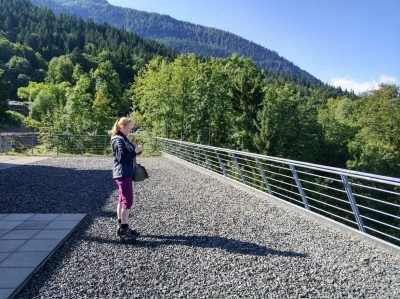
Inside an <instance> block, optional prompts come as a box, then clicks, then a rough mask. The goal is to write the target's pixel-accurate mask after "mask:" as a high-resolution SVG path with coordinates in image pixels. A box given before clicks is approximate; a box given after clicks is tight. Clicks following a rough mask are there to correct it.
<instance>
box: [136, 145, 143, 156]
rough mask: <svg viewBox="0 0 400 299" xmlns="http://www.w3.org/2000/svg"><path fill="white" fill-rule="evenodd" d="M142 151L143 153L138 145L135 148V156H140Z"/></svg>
mask: <svg viewBox="0 0 400 299" xmlns="http://www.w3.org/2000/svg"><path fill="white" fill-rule="evenodd" d="M142 151H143V146H142V145H138V146H137V147H136V148H135V153H136V154H137V155H140V154H141V153H142Z"/></svg>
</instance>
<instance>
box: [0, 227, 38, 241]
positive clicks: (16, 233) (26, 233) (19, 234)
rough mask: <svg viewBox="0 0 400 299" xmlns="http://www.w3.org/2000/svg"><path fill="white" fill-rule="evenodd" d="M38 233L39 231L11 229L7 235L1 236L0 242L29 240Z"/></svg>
mask: <svg viewBox="0 0 400 299" xmlns="http://www.w3.org/2000/svg"><path fill="white" fill-rule="evenodd" d="M39 232H40V230H38V229H20V230H16V229H13V230H12V231H10V232H9V233H8V234H6V235H4V236H2V237H1V238H0V240H29V239H31V238H32V237H33V236H34V235H36V234H37V233H39Z"/></svg>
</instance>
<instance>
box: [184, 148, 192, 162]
mask: <svg viewBox="0 0 400 299" xmlns="http://www.w3.org/2000/svg"><path fill="white" fill-rule="evenodd" d="M185 150H186V155H187V159H188V160H189V162H190V163H192V157H191V156H190V153H189V150H188V148H187V147H185Z"/></svg>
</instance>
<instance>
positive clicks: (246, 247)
mask: <svg viewBox="0 0 400 299" xmlns="http://www.w3.org/2000/svg"><path fill="white" fill-rule="evenodd" d="M142 238H150V239H153V240H142ZM85 239H86V240H87V241H92V242H98V243H111V244H117V243H119V240H117V239H105V238H101V237H86V238H85ZM169 245H179V246H189V247H197V248H219V249H223V250H225V251H226V252H229V253H234V254H241V255H253V256H268V255H278V256H286V257H296V258H305V257H306V256H307V255H306V254H303V253H297V252H293V251H281V250H274V249H271V248H268V247H265V246H261V245H258V244H256V243H252V242H246V241H240V240H235V239H230V238H225V237H219V236H181V235H171V236H165V235H140V236H139V238H138V239H137V240H136V242H134V243H132V244H127V246H136V247H147V248H153V249H154V248H158V247H162V246H169Z"/></svg>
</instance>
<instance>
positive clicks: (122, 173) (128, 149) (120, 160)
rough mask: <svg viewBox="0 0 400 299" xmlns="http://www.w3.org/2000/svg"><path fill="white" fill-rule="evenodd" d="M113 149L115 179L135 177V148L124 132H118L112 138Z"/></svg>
mask: <svg viewBox="0 0 400 299" xmlns="http://www.w3.org/2000/svg"><path fill="white" fill-rule="evenodd" d="M111 147H112V151H113V156H114V167H113V178H125V177H132V176H133V167H134V163H135V162H136V161H135V160H136V159H135V157H136V153H135V146H134V145H133V143H132V142H131V141H130V140H129V139H128V137H126V136H125V134H123V133H122V132H120V131H118V132H117V134H115V135H114V136H113V137H112V138H111Z"/></svg>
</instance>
